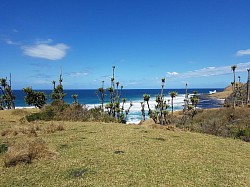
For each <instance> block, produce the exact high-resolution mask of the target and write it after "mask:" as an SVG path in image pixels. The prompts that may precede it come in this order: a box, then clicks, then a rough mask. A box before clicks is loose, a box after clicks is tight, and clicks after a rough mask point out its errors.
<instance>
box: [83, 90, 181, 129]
mask: <svg viewBox="0 0 250 187" xmlns="http://www.w3.org/2000/svg"><path fill="white" fill-rule="evenodd" d="M184 99H185V94H180V95H178V96H176V97H175V98H174V111H178V110H182V109H183V105H184ZM165 100H166V101H167V103H169V105H171V97H170V96H168V97H165ZM131 102H132V103H133V106H132V107H131V108H130V112H129V114H128V116H127V124H139V123H140V121H141V120H142V114H141V109H142V108H141V102H143V99H142V100H132V101H131ZM155 105H156V101H155V98H150V101H149V107H150V109H154V108H155ZM86 106H87V107H89V108H94V107H98V106H100V104H88V105H86ZM129 106H130V101H127V102H126V103H125V104H124V109H125V110H127V109H128V108H129ZM169 110H170V108H169ZM145 113H146V114H147V113H148V106H147V103H146V102H145Z"/></svg>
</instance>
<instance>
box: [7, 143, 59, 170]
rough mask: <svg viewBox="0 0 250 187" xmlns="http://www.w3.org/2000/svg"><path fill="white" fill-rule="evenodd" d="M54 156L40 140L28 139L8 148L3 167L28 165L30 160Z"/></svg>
mask: <svg viewBox="0 0 250 187" xmlns="http://www.w3.org/2000/svg"><path fill="white" fill-rule="evenodd" d="M51 156H52V157H53V156H55V153H54V152H52V151H50V150H49V149H48V147H47V145H46V143H45V141H44V140H42V139H40V138H36V139H28V140H26V141H24V142H19V143H14V144H13V145H11V146H10V147H9V148H8V151H7V153H6V155H5V158H4V165H5V167H11V166H16V165H17V164H20V163H25V164H30V163H31V162H32V160H34V159H39V158H49V157H51Z"/></svg>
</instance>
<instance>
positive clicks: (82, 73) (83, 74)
mask: <svg viewBox="0 0 250 187" xmlns="http://www.w3.org/2000/svg"><path fill="white" fill-rule="evenodd" d="M88 74H89V72H88V71H84V72H72V73H69V76H71V77H82V76H87V75H88Z"/></svg>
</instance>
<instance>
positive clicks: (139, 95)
mask: <svg viewBox="0 0 250 187" xmlns="http://www.w3.org/2000/svg"><path fill="white" fill-rule="evenodd" d="M211 90H217V91H223V89H222V88H210V89H189V90H188V93H193V91H197V92H198V94H200V95H204V94H208V93H209V91H211ZM36 91H42V92H45V94H46V95H47V98H48V102H50V100H49V96H50V94H51V90H36ZM96 91H97V90H94V89H89V90H87V89H86V90H79V89H78V90H64V92H65V93H66V96H65V97H64V101H65V102H67V103H73V101H74V100H73V98H72V97H71V96H72V95H73V94H77V95H78V102H79V103H80V104H85V105H86V106H87V107H89V108H93V107H95V106H99V105H100V101H99V99H98V97H97V96H96ZM172 91H176V92H177V93H178V95H177V96H176V97H175V98H174V111H177V110H182V109H183V105H184V99H185V93H186V90H185V89H164V98H165V100H166V101H167V103H169V104H170V105H171V97H170V96H169V92H172ZM160 93H161V89H124V90H122V94H121V98H126V103H125V105H124V109H125V110H126V109H128V108H129V106H130V102H132V104H133V106H132V107H131V109H130V112H129V115H128V116H127V123H135V124H138V123H139V122H140V121H141V120H142V115H141V102H143V101H144V100H143V95H144V94H149V95H150V100H149V105H150V108H151V109H154V108H155V104H156V102H155V97H156V95H158V94H160ZM14 94H15V96H16V100H15V104H16V107H21V108H22V107H30V106H28V105H27V104H26V103H25V101H24V97H25V93H24V92H23V91H22V90H14ZM104 102H105V103H108V102H109V96H108V92H107V95H106V97H105V99H104ZM222 103H223V102H222V101H221V100H215V99H211V98H209V97H201V100H200V102H199V104H198V107H199V108H217V107H221V106H222ZM169 110H171V107H170V108H169ZM145 112H146V114H147V112H148V107H147V104H146V103H145Z"/></svg>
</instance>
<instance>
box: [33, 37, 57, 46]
mask: <svg viewBox="0 0 250 187" xmlns="http://www.w3.org/2000/svg"><path fill="white" fill-rule="evenodd" d="M52 42H53V40H52V39H50V38H49V39H47V40H41V39H37V40H36V42H35V44H36V45H38V44H49V43H52Z"/></svg>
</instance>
